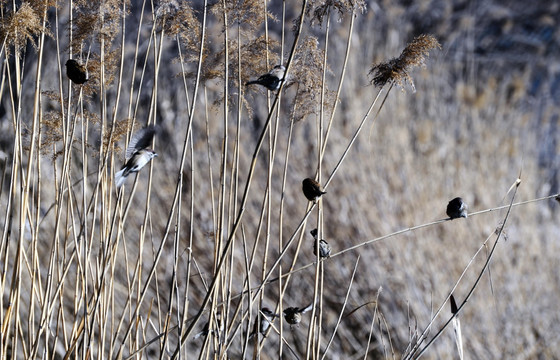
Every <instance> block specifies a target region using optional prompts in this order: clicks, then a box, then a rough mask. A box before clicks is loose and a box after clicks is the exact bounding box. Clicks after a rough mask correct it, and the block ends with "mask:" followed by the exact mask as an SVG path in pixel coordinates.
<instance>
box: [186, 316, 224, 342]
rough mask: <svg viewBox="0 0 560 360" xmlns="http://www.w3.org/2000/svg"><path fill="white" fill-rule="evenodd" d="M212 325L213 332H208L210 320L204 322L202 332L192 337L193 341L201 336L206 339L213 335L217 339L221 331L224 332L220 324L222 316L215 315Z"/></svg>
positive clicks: (221, 323)
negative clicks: (213, 326)
mask: <svg viewBox="0 0 560 360" xmlns="http://www.w3.org/2000/svg"><path fill="white" fill-rule="evenodd" d="M214 325H215V328H214V330H210V320H208V321H207V322H206V324H204V327H203V328H202V331H201V332H199V333H198V334H195V335H194V336H193V340H196V339H198V338H199V337H201V336H204V337H206V336H208V334H213V335H215V336H218V337H219V336H220V333H221V332H222V331H224V324H223V322H222V314H221V313H217V314H216V317H215V318H214Z"/></svg>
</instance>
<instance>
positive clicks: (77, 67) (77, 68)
mask: <svg viewBox="0 0 560 360" xmlns="http://www.w3.org/2000/svg"><path fill="white" fill-rule="evenodd" d="M66 75H67V76H68V78H69V79H70V80H72V82H73V83H74V84H78V85H81V84H83V83H85V82H86V81H88V80H89V78H88V73H87V69H86V67H85V66H84V65H82V64H80V63H79V62H77V61H76V60H73V59H70V60H68V61H66Z"/></svg>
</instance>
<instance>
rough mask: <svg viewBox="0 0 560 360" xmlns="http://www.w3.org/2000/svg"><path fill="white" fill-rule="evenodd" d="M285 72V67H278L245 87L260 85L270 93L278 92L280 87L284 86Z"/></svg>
mask: <svg viewBox="0 0 560 360" xmlns="http://www.w3.org/2000/svg"><path fill="white" fill-rule="evenodd" d="M285 72H286V68H285V67H284V66H283V65H276V66H275V67H273V68H272V70H270V71H269V72H268V73H266V74H264V75H261V76H260V77H259V78H258V79H257V80H253V81H248V82H247V83H245V85H246V86H247V85H252V84H258V85H262V86H264V87H265V88H267V89H268V90H270V91H274V90H278V89H280V85H282V79H283V78H284V73H285Z"/></svg>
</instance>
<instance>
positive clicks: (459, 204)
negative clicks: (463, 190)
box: [446, 197, 468, 219]
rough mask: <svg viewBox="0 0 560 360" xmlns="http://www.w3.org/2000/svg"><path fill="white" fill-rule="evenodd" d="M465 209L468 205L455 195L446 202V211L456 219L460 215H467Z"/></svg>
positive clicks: (464, 216)
mask: <svg viewBox="0 0 560 360" xmlns="http://www.w3.org/2000/svg"><path fill="white" fill-rule="evenodd" d="M467 209H468V206H467V204H465V202H464V201H463V199H461V198H460V197H456V198H455V199H453V200H451V201H450V202H449V204H447V210H446V213H447V216H449V217H450V218H451V219H457V218H460V217H462V218H466V217H467V216H468V214H467Z"/></svg>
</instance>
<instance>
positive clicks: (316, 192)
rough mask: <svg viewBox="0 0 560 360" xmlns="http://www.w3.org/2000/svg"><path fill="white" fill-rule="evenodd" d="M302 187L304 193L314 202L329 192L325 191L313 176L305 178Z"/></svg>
mask: <svg viewBox="0 0 560 360" xmlns="http://www.w3.org/2000/svg"><path fill="white" fill-rule="evenodd" d="M301 189H302V190H303V195H305V197H306V198H307V200H309V201H313V202H316V201H317V199H318V198H320V197H321V196H322V195H323V194H326V193H327V192H326V191H323V187H322V186H321V184H319V183H318V182H317V181H315V180H313V179H311V178H307V179H305V180H303V182H302V184H301Z"/></svg>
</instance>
